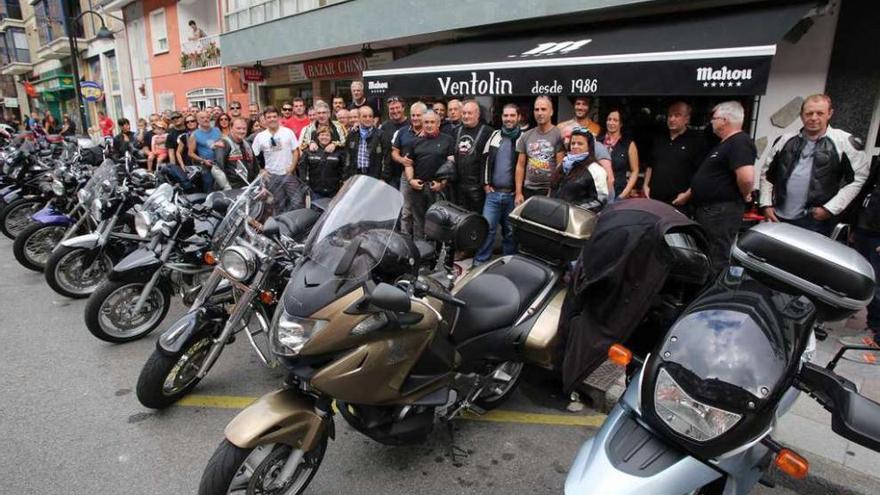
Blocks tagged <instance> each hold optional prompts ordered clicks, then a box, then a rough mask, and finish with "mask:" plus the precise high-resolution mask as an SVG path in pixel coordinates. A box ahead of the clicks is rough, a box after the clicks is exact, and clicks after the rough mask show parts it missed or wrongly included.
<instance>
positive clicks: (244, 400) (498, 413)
mask: <svg viewBox="0 0 880 495" xmlns="http://www.w3.org/2000/svg"><path fill="white" fill-rule="evenodd" d="M255 400H257V397H247V396H235V395H188V396H186V397H184V398H183V399H181V400H180V401H178V402H177V405H180V406H184V407H208V408H213V409H244V408H245V407H247V406H248V405H250V404H251V403H252V402H253V401H255ZM462 419H468V420H473V421H488V422H492V423H518V424H532V425H546V426H589V427H593V428H598V427H599V426H601V425H602V423H603V422H604V421H605V415H604V414H595V415H590V416H580V415H574V414H545V413H528V412H519V411H506V410H497V409H496V410H494V411H489V412H487V413H486V414H484V415H482V416H478V415H476V414H470V413H466V414H465V415H464V416H462Z"/></svg>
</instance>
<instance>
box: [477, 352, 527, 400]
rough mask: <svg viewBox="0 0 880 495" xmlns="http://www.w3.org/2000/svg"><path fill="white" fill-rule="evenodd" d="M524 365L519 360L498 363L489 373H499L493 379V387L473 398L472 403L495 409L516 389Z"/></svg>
mask: <svg viewBox="0 0 880 495" xmlns="http://www.w3.org/2000/svg"><path fill="white" fill-rule="evenodd" d="M523 368H524V365H523V363H521V362H516V361H505V362H503V363H500V364H498V366H496V367H495V369H494V370H492V373H491V374H490V376H491V375H494V374H495V373H500V375H501V377H500V378H499V379H498V380H493V387H492V388H491V389H489V390H487V391H486V392H484V393H483V394H482V395H480V397H478V398H477V399H476V400H474V405H475V406H477V407H480V408H482V409H484V410H486V411H489V410H492V409H495V408H496V407H498V406H500V405H501V404H503V403H504V402H505V401H506V400H507V399H509V398H510V396H511V395H513V393H514V391H516V387H517V386H518V385H519V382H520V380H521V379H522V371H523Z"/></svg>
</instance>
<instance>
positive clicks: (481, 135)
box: [453, 100, 494, 213]
mask: <svg viewBox="0 0 880 495" xmlns="http://www.w3.org/2000/svg"><path fill="white" fill-rule="evenodd" d="M493 130H494V129H492V128H491V127H489V126H488V125H486V124H484V123H482V122H481V121H480V105H478V104H477V102H475V101H473V100H470V101H467V102H465V104H464V105H463V106H462V110H461V125H460V126H459V127H458V129H456V130H455V133H454V134H453V137H454V138H455V150H456V153H455V174H456V179H455V184H454V188H453V198H454V200H455V203H456V204H458V205H459V206H461V207H462V208H465V209H467V210H470V211H474V212H477V213H482V212H483V202H484V201H485V199H486V193H485V191H484V190H483V168H484V165H485V163H486V155H485V153H484V151H485V150H486V142H488V141H489V137H490V136H491V135H492V131H493Z"/></svg>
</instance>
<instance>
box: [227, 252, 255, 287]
mask: <svg viewBox="0 0 880 495" xmlns="http://www.w3.org/2000/svg"><path fill="white" fill-rule="evenodd" d="M220 267H221V268H223V271H225V272H226V273H228V274H229V276H231V277H232V278H234V279H235V280H238V281H239V282H244V281H246V280H248V279H250V278H251V276H253V274H254V272H256V269H257V257H256V255H254V253H252V252H251V251H249V250H248V249H246V248H243V247H241V246H232V247H229V248H226V249H224V250H223V253H222V254H221V255H220Z"/></svg>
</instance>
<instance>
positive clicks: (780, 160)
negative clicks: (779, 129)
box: [760, 95, 869, 235]
mask: <svg viewBox="0 0 880 495" xmlns="http://www.w3.org/2000/svg"><path fill="white" fill-rule="evenodd" d="M832 114H833V109H832V106H831V98H829V97H828V96H827V95H812V96H808V97H807V98H806V99H805V100H804V102H803V104H802V105H801V121H802V122H803V124H804V126H803V127H802V128H801V130H800V132H799V133H797V134H786V135H783V136H781V137H780V138H778V139H777V140H776V142H775V143H774V144H773V148H772V149H771V150H770V153H768V154H767V156H766V158H765V160H764V163H763V164H761V167H760V168H761V169H762V170H763V173H762V177H761V179H762V180H761V196H760V205H761V206H762V207H763V211H764V215H765V216H766V217H767V220H769V221H771V222H788V223H791V224H794V225H798V226H800V227H803V228H806V229H809V230H812V231H814V232H818V233H821V234H824V235H828V234H830V233H831V230H832V229H833V228H834V225H835V223H836V222H837V218H836V217H838V216H840V215H841V214H842V213H843V212H844V211H845V210H846V209H847V207H848V206H849V205H850V203H851V202H852V201H853V200H854V199H855V198H856V196H857V195H858V194H859V191H860V190H861V188H862V185H863V184H864V183H865V180H866V179H867V178H868V172H869V167H868V158H867V155H866V154H865V152H864V151H863V145H862V143H861V141H860V140H858V139H857V138H855V137H854V136H852V135H851V134H850V133H848V132H845V131H842V130H840V129H834V128H832V127H831V126H830V125H828V121H829V120H830V119H831V115H832Z"/></svg>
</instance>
